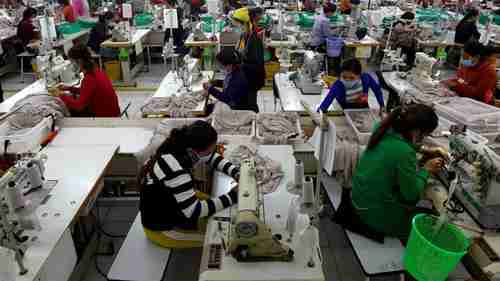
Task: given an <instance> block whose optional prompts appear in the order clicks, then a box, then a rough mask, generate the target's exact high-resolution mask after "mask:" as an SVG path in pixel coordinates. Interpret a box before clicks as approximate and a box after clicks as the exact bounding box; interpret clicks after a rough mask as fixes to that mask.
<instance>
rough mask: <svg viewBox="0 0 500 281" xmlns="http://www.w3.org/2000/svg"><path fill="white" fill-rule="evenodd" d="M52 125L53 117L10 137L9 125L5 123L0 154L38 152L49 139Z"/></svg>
mask: <svg viewBox="0 0 500 281" xmlns="http://www.w3.org/2000/svg"><path fill="white" fill-rule="evenodd" d="M52 125H53V119H52V117H45V118H44V119H42V121H40V123H38V124H37V125H36V126H35V127H33V128H30V129H24V130H20V131H19V132H18V133H17V134H10V135H8V134H7V133H8V123H7V122H3V123H2V124H1V125H0V153H9V154H10V153H28V152H37V151H38V150H39V149H40V145H41V143H42V142H43V141H44V140H46V139H47V137H48V135H49V133H50V130H51V128H52ZM6 148H7V149H6Z"/></svg>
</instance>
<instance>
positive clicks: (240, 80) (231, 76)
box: [203, 48, 259, 112]
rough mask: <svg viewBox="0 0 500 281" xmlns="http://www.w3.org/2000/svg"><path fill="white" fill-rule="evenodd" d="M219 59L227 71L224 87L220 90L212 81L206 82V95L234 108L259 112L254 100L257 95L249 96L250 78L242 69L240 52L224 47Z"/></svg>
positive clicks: (204, 86) (204, 85) (218, 56)
mask: <svg viewBox="0 0 500 281" xmlns="http://www.w3.org/2000/svg"><path fill="white" fill-rule="evenodd" d="M217 60H218V61H219V62H220V63H221V64H222V65H223V66H224V72H225V73H226V77H225V78H224V89H223V90H222V91H220V90H218V89H217V88H215V87H214V86H213V85H211V84H210V83H204V84H203V88H204V89H205V95H211V96H213V97H215V98H216V99H218V100H219V101H221V102H223V103H226V104H227V105H229V107H231V109H233V110H251V111H254V112H258V111H259V110H258V106H257V104H256V103H253V102H252V101H254V100H255V101H256V100H257V97H254V98H252V97H250V96H249V95H250V92H249V91H248V80H247V78H246V76H245V73H244V72H243V70H242V69H241V59H240V56H239V54H238V53H237V52H236V51H235V50H234V49H232V48H223V49H222V51H221V52H220V53H219V54H218V55H217ZM252 93H253V92H252Z"/></svg>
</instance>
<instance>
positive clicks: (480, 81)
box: [452, 57, 497, 104]
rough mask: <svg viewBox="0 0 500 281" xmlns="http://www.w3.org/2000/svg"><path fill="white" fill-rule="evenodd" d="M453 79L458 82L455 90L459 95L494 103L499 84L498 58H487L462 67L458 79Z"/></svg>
mask: <svg viewBox="0 0 500 281" xmlns="http://www.w3.org/2000/svg"><path fill="white" fill-rule="evenodd" d="M452 80H453V81H455V82H456V83H457V87H456V88H454V90H455V92H456V93H457V94H458V95H459V96H461V97H468V98H472V99H475V100H478V101H482V102H484V103H488V104H492V103H493V98H494V96H493V93H494V91H495V89H496V84H497V75H496V58H495V57H491V58H488V59H485V60H483V61H481V62H480V63H479V64H478V65H476V66H472V67H460V68H459V69H458V72H457V79H452ZM460 81H463V83H460Z"/></svg>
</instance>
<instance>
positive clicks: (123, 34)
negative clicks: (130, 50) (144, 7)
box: [111, 21, 130, 42]
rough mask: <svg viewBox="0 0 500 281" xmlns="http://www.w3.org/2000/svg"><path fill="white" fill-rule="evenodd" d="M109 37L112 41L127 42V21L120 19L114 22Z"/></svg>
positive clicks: (128, 29) (128, 30) (128, 38)
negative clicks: (116, 22)
mask: <svg viewBox="0 0 500 281" xmlns="http://www.w3.org/2000/svg"><path fill="white" fill-rule="evenodd" d="M111 39H112V40H113V41H114V42H127V41H129V40H130V25H129V24H128V22H125V21H122V22H119V23H118V24H115V26H114V28H113V30H112V31H111Z"/></svg>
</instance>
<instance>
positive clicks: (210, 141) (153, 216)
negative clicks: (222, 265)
mask: <svg viewBox="0 0 500 281" xmlns="http://www.w3.org/2000/svg"><path fill="white" fill-rule="evenodd" d="M216 142H217V132H216V131H215V129H214V128H213V127H212V126H211V125H210V124H208V123H207V122H205V121H196V122H194V123H192V124H191V125H187V126H184V127H182V128H175V129H173V130H172V131H171V132H170V135H169V136H168V138H167V139H166V140H165V141H164V142H163V143H162V145H161V146H160V147H159V148H158V150H157V151H156V154H155V155H154V156H153V157H152V158H151V160H149V161H148V163H147V164H146V165H145V166H144V168H143V169H142V171H141V178H140V184H141V186H142V188H141V199H140V206H139V209H140V211H141V217H142V225H143V227H144V231H145V233H146V236H147V237H148V238H149V239H150V240H151V241H152V242H154V243H156V244H158V245H160V246H162V247H166V248H195V247H201V246H203V236H204V233H205V229H204V228H205V226H204V225H203V222H204V220H200V219H202V218H205V217H208V216H211V215H213V214H214V213H216V212H218V211H220V210H222V209H224V208H227V207H229V206H231V205H233V204H235V203H236V201H237V200H238V191H237V188H236V187H235V188H233V189H231V191H229V192H228V193H226V194H224V195H221V196H219V197H215V198H209V196H208V195H207V194H204V193H201V192H197V191H196V190H195V189H194V182H193V176H192V170H193V167H194V166H195V165H196V164H197V163H199V162H200V161H201V162H204V163H207V164H209V165H210V166H211V167H212V168H214V169H218V170H219V171H222V172H224V173H225V174H227V175H228V176H231V177H233V178H235V179H236V180H237V179H238V178H239V169H238V168H237V167H236V166H234V165H233V164H231V163H230V162H229V161H227V160H225V159H223V158H222V156H221V155H219V154H218V153H216V152H215V145H216Z"/></svg>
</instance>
